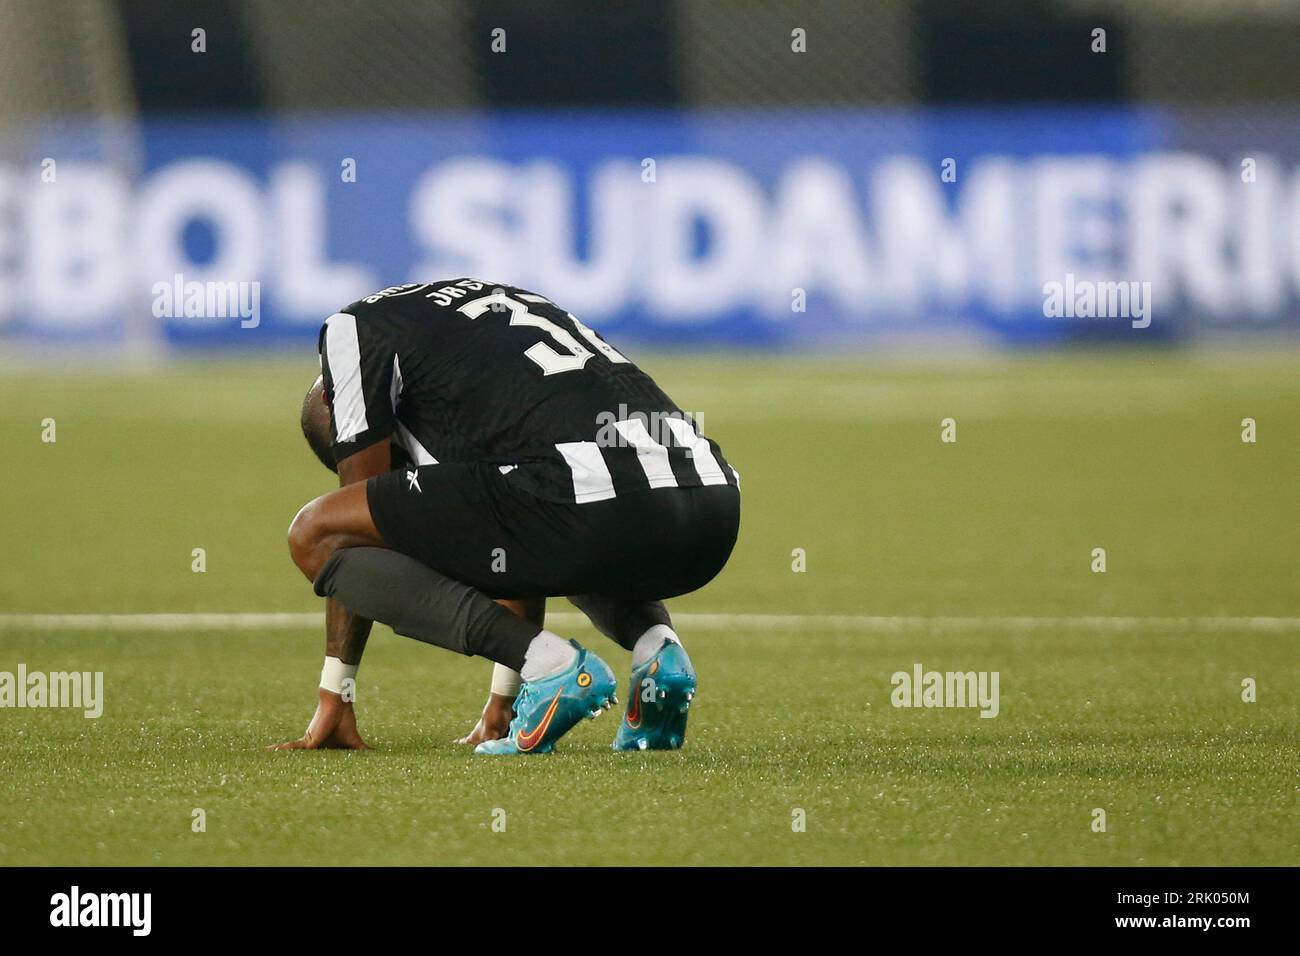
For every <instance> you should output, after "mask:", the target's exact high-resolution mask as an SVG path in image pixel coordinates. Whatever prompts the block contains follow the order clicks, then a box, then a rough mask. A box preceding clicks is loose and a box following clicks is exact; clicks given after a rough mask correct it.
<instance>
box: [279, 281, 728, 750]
mask: <svg viewBox="0 0 1300 956" xmlns="http://www.w3.org/2000/svg"><path fill="white" fill-rule="evenodd" d="M320 358H321V375H322V385H323V387H322V389H321V391H322V392H323V395H322V396H321V398H320V399H319V400H321V401H324V402H326V403H327V404H328V406H329V412H330V416H329V417H330V422H331V432H332V436H331V437H332V451H333V455H334V458H335V460H336V461H337V466H338V473H339V479H340V483H341V484H342V485H343V487H342V488H341V489H340V490H339V491H335V492H331V493H330V494H328V495H324V496H322V497H320V498H317V499H316V500H315V501H312V502H311V503H309V504H308V505H306V506H305V507H304V508H303V509H302V510H301V511H300V512H299V513H298V515H297V517H295V518H294V520H293V524H292V525H291V527H290V529H289V546H290V551H291V553H292V555H293V559H294V562H295V563H296V564H297V565H298V567H299V569H300V570H301V571H302V572H303V573H304V574H305V575H306V576H307V577H308V579H310V580H311V581H312V582H313V583H314V586H315V590H316V593H317V594H319V595H321V596H322V597H326V598H328V599H329V603H328V605H327V613H326V628H327V654H328V655H329V656H327V657H326V661H325V668H324V670H323V671H322V675H321V691H320V695H319V703H318V706H317V711H316V714H315V716H314V717H313V719H312V722H311V724H310V725H309V727H308V729H307V732H306V734H305V735H304V737H303V738H302V739H301V740H298V741H292V742H290V743H287V744H282V745H281V746H282V747H290V748H294V747H314V746H341V747H358V746H364V743H363V742H362V740H361V737H360V734H359V733H358V731H357V727H356V718H355V715H354V713H353V708H352V704H351V702H350V700H344V696H345V695H344V693H343V691H344V689H345V686H346V685H345V682H347V681H348V680H355V676H356V671H357V665H358V664H359V662H360V658H361V652H362V650H363V649H364V645H365V640H366V635H367V634H368V632H369V621H371V620H378V621H382V622H384V623H385V624H388V625H389V626H391V627H392V628H393V630H394V631H396V632H397V633H399V634H404V635H406V636H408V637H413V638H416V639H418V640H422V641H425V642H428V643H431V644H436V645H439V646H441V647H446V648H448V649H450V650H455V651H458V652H459V653H462V654H471V655H479V656H482V657H486V658H488V659H490V660H493V661H495V662H496V663H498V664H500V665H502V666H503V667H505V668H510V669H513V670H516V671H519V672H520V675H521V677H522V680H523V686H522V688H521V689H520V692H519V696H518V698H517V699H516V701H515V705H514V710H515V717H514V719H513V720H512V721H511V723H510V726H509V732H508V734H507V735H506V736H505V737H503V738H501V739H498V740H485V741H484V742H482V743H480V744H479V745H478V747H477V748H476V752H478V753H526V752H533V753H543V752H546V751H548V750H550V749H552V748H553V746H554V744H555V741H556V740H558V739H559V738H560V737H561V736H562V735H563V734H564V733H565V732H567V731H568V730H569V729H570V728H572V727H573V726H574V725H575V724H576V723H577V722H578V721H579V720H580V719H581V718H582V717H584V716H595V715H596V714H598V713H600V711H601V709H602V708H603V707H606V706H608V705H609V703H610V701H611V700H612V699H613V694H614V689H615V681H614V675H613V673H612V671H610V669H609V667H608V666H607V665H606V664H605V662H604V661H602V660H601V659H600V658H599V657H597V656H596V655H595V654H594V653H592V652H591V651H589V650H586V649H585V648H583V647H581V646H580V645H579V644H578V643H577V642H575V641H566V640H564V639H563V638H561V637H559V636H558V635H556V634H553V633H551V632H550V631H548V630H545V629H543V628H542V627H541V626H540V625H539V624H538V623H537V618H536V615H529V617H532V618H533V620H529V619H528V618H527V617H523V616H520V614H516V613H512V611H511V610H508V609H507V608H505V607H502V606H501V605H500V604H498V603H495V601H494V600H493V599H494V598H498V599H512V600H513V601H515V602H519V603H518V608H528V607H529V606H530V602H534V603H532V604H531V606H533V607H536V606H538V605H537V604H536V603H535V602H537V601H539V600H544V599H545V598H546V597H548V596H561V595H567V596H568V597H569V599H570V600H571V601H572V602H573V603H574V604H575V605H576V606H577V607H579V608H580V609H581V610H582V611H584V612H585V613H586V614H587V615H588V617H590V618H591V620H592V622H593V624H595V626H596V627H597V629H599V630H600V631H601V632H602V633H604V634H605V635H607V636H608V637H610V638H612V639H613V640H614V641H616V642H617V643H618V644H620V645H621V646H622V647H624V648H626V649H628V650H630V651H632V677H631V682H630V685H629V694H628V697H629V700H628V706H627V712H626V713H625V714H624V718H623V722H622V724H621V725H620V727H619V731H618V735H617V736H616V738H615V741H614V746H615V748H616V749H647V748H676V747H679V746H681V744H682V741H683V739H684V736H685V729H686V714H687V707H688V705H689V703H690V700H691V699H692V697H693V695H694V692H695V687H696V679H695V673H694V670H693V668H692V666H691V662H690V659H689V658H688V657H687V655H686V652H685V651H684V650H683V649H682V646H681V642H680V640H679V639H678V636H677V635H676V633H675V632H674V631H673V630H672V622H671V619H670V618H669V616H668V612H667V610H666V609H665V608H664V606H663V603H662V602H663V600H664V599H665V598H670V597H674V596H676V595H679V594H685V593H687V592H689V591H693V590H696V589H697V588H700V587H703V586H704V585H705V584H707V583H708V582H709V581H710V580H712V578H713V577H714V576H715V575H717V573H718V572H719V571H720V570H721V569H722V567H723V565H724V564H725V563H726V561H727V559H728V557H729V556H730V554H731V550H732V548H733V546H734V545H735V541H736V535H737V532H738V530H739V524H740V492H739V478H738V476H737V474H736V472H735V469H733V468H732V467H731V466H730V465H729V464H728V463H727V462H726V461H725V459H724V458H723V457H722V453H721V451H720V450H719V448H718V446H717V445H716V444H715V443H713V442H712V441H710V440H708V439H707V438H705V437H703V436H702V435H700V434H699V432H698V430H697V429H696V427H695V425H694V423H693V422H692V421H691V420H690V418H689V417H688V416H686V415H685V414H684V413H683V412H682V411H681V410H680V409H679V408H678V407H677V406H676V405H675V404H674V403H673V402H672V400H671V399H670V398H669V397H668V396H667V395H665V394H664V393H663V391H662V390H660V389H659V387H658V386H657V385H655V383H654V381H653V380H652V379H651V378H650V377H649V376H648V375H646V374H645V373H644V372H642V371H641V370H640V369H639V368H637V367H636V366H635V365H634V364H632V363H631V362H630V361H628V359H627V358H626V357H624V356H623V355H622V354H621V353H619V352H618V351H616V350H615V349H614V348H612V347H611V346H610V345H609V344H608V343H606V342H605V341H604V339H602V338H601V337H600V336H599V335H597V334H596V333H595V332H594V331H592V330H591V329H589V328H587V327H586V326H585V325H583V324H582V323H581V322H580V321H579V320H578V319H577V318H576V317H575V316H573V315H572V314H571V313H568V312H566V311H564V310H563V309H562V308H559V307H558V306H556V305H555V304H554V303H553V302H551V301H550V300H549V299H547V298H545V297H544V296H540V295H536V294H534V293H531V292H527V291H525V290H522V289H518V288H514V287H510V286H498V285H493V284H489V283H486V282H483V281H480V280H477V279H468V278H467V279H455V280H449V281H446V282H442V283H422V284H409V285H402V286H395V287H392V288H389V289H385V290H383V291H382V292H379V293H376V294H375V295H371V296H367V297H366V298H365V299H362V300H360V301H358V302H356V303H353V304H352V305H351V306H349V307H348V308H347V309H345V310H344V311H342V312H339V313H337V314H335V315H332V316H330V318H329V319H327V320H326V322H325V325H324V327H323V328H322V330H321V337H320ZM308 401H309V402H310V401H312V395H311V394H309V395H308ZM390 440H391V441H393V442H397V443H399V444H400V445H401V446H402V447H403V448H404V449H405V451H406V453H407V455H408V456H409V458H410V459H411V461H412V463H413V466H412V467H409V468H404V469H402V470H399V471H393V470H391V464H392V457H391V455H392V453H391V450H390ZM331 651H333V652H334V653H330V652H331ZM336 655H337V656H336Z"/></svg>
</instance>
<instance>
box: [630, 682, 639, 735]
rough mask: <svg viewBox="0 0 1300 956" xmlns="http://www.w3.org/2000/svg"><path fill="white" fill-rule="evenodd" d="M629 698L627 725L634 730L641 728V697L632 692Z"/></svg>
mask: <svg viewBox="0 0 1300 956" xmlns="http://www.w3.org/2000/svg"><path fill="white" fill-rule="evenodd" d="M631 696H632V700H631V701H630V702H629V703H628V706H627V725H628V726H629V727H631V728H632V729H633V730H636V729H637V728H638V727H640V726H641V695H640V694H639V693H637V692H636V691H635V690H633V692H632V695H631Z"/></svg>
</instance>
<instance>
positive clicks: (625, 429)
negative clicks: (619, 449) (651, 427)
mask: <svg viewBox="0 0 1300 956" xmlns="http://www.w3.org/2000/svg"><path fill="white" fill-rule="evenodd" d="M614 427H615V428H617V429H618V433H619V434H620V435H622V436H623V438H624V440H626V441H627V443H628V444H629V445H631V446H632V447H633V448H635V449H636V460H637V461H639V462H640V463H641V470H642V471H644V472H645V477H646V481H648V482H650V487H651V488H676V487H677V476H676V475H674V474H673V468H672V466H671V465H670V464H668V449H667V448H665V447H664V446H663V445H661V444H659V443H658V442H657V441H655V440H654V439H653V438H651V437H650V433H649V432H647V431H646V430H645V422H643V421H642V420H641V419H639V418H628V419H625V420H624V421H621V422H615V423H614Z"/></svg>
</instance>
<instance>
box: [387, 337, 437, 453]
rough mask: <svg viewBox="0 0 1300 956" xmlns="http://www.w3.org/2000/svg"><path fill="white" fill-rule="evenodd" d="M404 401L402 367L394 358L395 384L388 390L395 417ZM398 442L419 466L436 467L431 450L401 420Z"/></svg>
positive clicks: (398, 427) (398, 429) (398, 424)
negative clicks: (402, 400) (398, 407)
mask: <svg viewBox="0 0 1300 956" xmlns="http://www.w3.org/2000/svg"><path fill="white" fill-rule="evenodd" d="M401 399H402V366H401V364H400V363H399V362H398V361H397V356H396V355H394V356H393V384H392V386H391V387H390V388H389V390H388V400H389V401H390V402H392V403H393V416H394V417H396V416H397V406H398V405H399V404H401ZM397 441H398V443H399V444H400V445H401V446H402V447H403V448H405V449H406V453H407V454H408V455H410V456H411V461H413V462H415V464H416V465H417V466H418V465H436V464H438V459H436V458H434V457H433V456H432V455H431V454H429V449H427V448H425V447H424V446H423V445H422V444H420V439H418V438H416V437H415V435H413V434H412V433H411V430H410V429H409V428H407V427H406V426H405V425H403V424H402V422H401V421H400V420H399V421H398V422H397Z"/></svg>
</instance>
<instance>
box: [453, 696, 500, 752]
mask: <svg viewBox="0 0 1300 956" xmlns="http://www.w3.org/2000/svg"><path fill="white" fill-rule="evenodd" d="M514 705H515V699H514V698H513V697H505V696H503V695H501V694H489V695H488V700H487V703H486V704H484V705H483V716H481V717H480V718H479V719H478V723H477V724H475V725H474V729H473V730H471V731H470V732H469V733H468V734H466V735H465V736H464V737H461V738H460V739H459V740H457V741H456V743H458V744H468V745H469V746H471V747H475V746H477V745H478V744H481V743H482V742H483V741H485V740H500V739H501V738H502V737H504V736H506V734H508V733H510V721H511V720H512V719H514V716H515V709H514Z"/></svg>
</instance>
